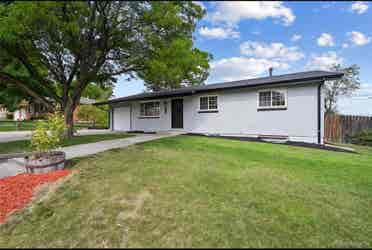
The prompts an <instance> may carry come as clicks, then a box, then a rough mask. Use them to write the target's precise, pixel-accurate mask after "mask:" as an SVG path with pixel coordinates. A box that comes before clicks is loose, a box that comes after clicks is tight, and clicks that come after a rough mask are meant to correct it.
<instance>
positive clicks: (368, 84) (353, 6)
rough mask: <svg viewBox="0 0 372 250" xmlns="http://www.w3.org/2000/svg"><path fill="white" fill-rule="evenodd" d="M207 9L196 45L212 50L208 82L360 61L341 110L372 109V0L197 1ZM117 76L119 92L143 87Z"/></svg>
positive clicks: (358, 111) (368, 111)
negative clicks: (356, 86)
mask: <svg viewBox="0 0 372 250" xmlns="http://www.w3.org/2000/svg"><path fill="white" fill-rule="evenodd" d="M197 3H198V4H200V5H201V6H202V7H203V8H205V9H206V11H207V15H206V16H205V17H204V18H203V19H202V20H201V21H200V22H199V23H198V27H197V29H196V31H195V33H194V37H195V39H194V40H195V46H196V47H198V48H200V49H202V50H204V51H208V52H209V53H211V54H212V55H213V60H212V61H211V73H210V76H209V78H208V79H207V81H206V83H207V84H208V83H216V82H222V81H229V80H239V79H247V78H254V77H260V76H265V75H267V74H268V73H267V69H268V68H269V67H274V74H283V73H291V72H296V71H304V70H313V69H323V70H326V69H327V68H328V67H329V66H330V65H332V64H334V63H340V64H342V65H351V64H357V65H359V66H360V67H361V72H360V79H361V82H362V87H361V89H360V90H358V91H357V92H356V93H354V94H353V96H352V97H343V98H340V100H339V103H338V109H339V111H340V112H341V113H346V114H360V115H372V70H371V69H372V68H371V67H372V60H371V59H372V29H371V23H372V3H368V2H331V1H329V2H325V1H323V2H248V1H247V2H201V1H199V2H197ZM125 79H126V78H125V76H122V77H120V78H119V81H118V84H117V86H116V88H115V91H114V95H115V97H120V96H127V95H131V94H136V93H140V92H142V91H144V89H145V88H144V86H143V82H142V81H141V80H131V81H126V80H125Z"/></svg>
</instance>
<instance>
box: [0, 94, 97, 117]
mask: <svg viewBox="0 0 372 250" xmlns="http://www.w3.org/2000/svg"><path fill="white" fill-rule="evenodd" d="M93 103H95V100H92V99H89V98H86V97H81V98H80V104H79V105H87V104H93ZM3 109H4V111H3V112H4V113H5V116H6V113H8V112H7V110H6V108H5V107H4V108H3ZM78 110H79V106H78V107H77V108H76V109H75V111H74V121H77V112H78ZM47 113H48V109H47V108H46V107H45V105H43V104H42V103H40V102H37V101H32V102H29V101H26V100H24V101H22V102H21V103H20V104H19V105H18V109H17V110H16V111H14V112H13V120H14V121H24V120H30V119H39V118H40V119H42V118H44V117H45V115H46V114H47ZM0 118H1V106H0Z"/></svg>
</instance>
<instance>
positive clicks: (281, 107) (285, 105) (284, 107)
mask: <svg viewBox="0 0 372 250" xmlns="http://www.w3.org/2000/svg"><path fill="white" fill-rule="evenodd" d="M269 91H270V92H271V100H270V106H260V93H262V92H269ZM274 91H275V92H280V93H282V94H284V105H280V106H273V93H272V92H274ZM287 96H288V95H287V90H286V89H262V90H259V91H257V109H259V110H263V109H286V108H287V106H288V99H287Z"/></svg>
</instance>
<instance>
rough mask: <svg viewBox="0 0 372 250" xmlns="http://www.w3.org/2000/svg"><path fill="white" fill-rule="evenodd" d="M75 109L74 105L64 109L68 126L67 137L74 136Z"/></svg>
mask: <svg viewBox="0 0 372 250" xmlns="http://www.w3.org/2000/svg"><path fill="white" fill-rule="evenodd" d="M74 110H75V108H73V107H67V108H65V110H64V116H65V125H66V127H67V131H66V137H67V138H71V137H73V136H74Z"/></svg>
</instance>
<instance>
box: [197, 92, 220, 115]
mask: <svg viewBox="0 0 372 250" xmlns="http://www.w3.org/2000/svg"><path fill="white" fill-rule="evenodd" d="M203 97H204V98H205V97H206V98H208V109H200V99H201V98H203ZM210 97H216V98H217V108H216V109H211V108H209V98H210ZM218 102H219V101H218V95H202V96H199V105H198V112H209V111H218Z"/></svg>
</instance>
